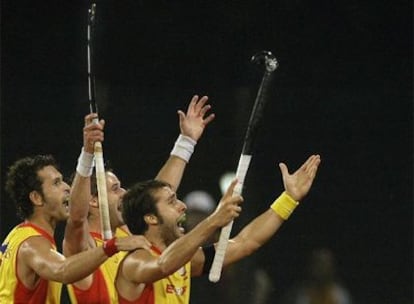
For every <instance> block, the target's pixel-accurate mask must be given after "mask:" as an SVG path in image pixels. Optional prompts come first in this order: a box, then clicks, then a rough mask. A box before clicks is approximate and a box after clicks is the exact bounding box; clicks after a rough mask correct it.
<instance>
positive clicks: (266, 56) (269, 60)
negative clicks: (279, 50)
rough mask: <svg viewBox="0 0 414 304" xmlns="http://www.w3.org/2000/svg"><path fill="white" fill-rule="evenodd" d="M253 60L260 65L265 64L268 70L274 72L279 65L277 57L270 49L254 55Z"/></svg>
mask: <svg viewBox="0 0 414 304" xmlns="http://www.w3.org/2000/svg"><path fill="white" fill-rule="evenodd" d="M251 62H253V63H254V64H258V65H263V64H264V65H265V68H266V71H268V72H273V71H274V70H276V69H277V67H278V66H279V64H278V62H277V60H276V57H275V56H273V54H272V52H270V51H261V52H259V53H256V54H255V55H253V56H252V59H251Z"/></svg>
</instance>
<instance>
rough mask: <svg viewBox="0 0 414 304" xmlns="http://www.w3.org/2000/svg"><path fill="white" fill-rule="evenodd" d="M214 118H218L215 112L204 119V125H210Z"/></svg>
mask: <svg viewBox="0 0 414 304" xmlns="http://www.w3.org/2000/svg"><path fill="white" fill-rule="evenodd" d="M214 118H216V115H215V114H214V113H213V114H210V115H209V116H207V118H205V119H204V125H208V124H209V123H210V122H211V121H212V120H213V119H214Z"/></svg>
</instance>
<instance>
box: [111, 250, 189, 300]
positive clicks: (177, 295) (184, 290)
mask: <svg viewBox="0 0 414 304" xmlns="http://www.w3.org/2000/svg"><path fill="white" fill-rule="evenodd" d="M151 249H152V251H151V252H152V254H153V255H154V256H159V255H161V251H160V250H159V249H158V248H156V247H155V246H153V247H152V248H151ZM190 282H191V262H188V263H187V264H185V265H184V266H183V267H181V268H180V269H179V270H177V271H176V272H174V273H173V274H171V275H169V276H168V277H166V278H164V279H161V280H159V281H156V282H154V283H150V284H147V285H146V286H145V288H144V290H143V291H142V294H141V296H140V297H139V298H138V299H136V300H134V301H129V300H126V299H124V298H122V296H121V295H119V294H118V299H119V304H159V303H162V304H188V303H190Z"/></svg>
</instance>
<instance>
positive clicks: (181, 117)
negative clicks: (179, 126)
mask: <svg viewBox="0 0 414 304" xmlns="http://www.w3.org/2000/svg"><path fill="white" fill-rule="evenodd" d="M177 114H178V118H179V119H180V122H182V121H183V120H184V119H185V114H184V112H183V111H181V110H178V111H177Z"/></svg>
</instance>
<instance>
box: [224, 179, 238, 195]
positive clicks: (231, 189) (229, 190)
mask: <svg viewBox="0 0 414 304" xmlns="http://www.w3.org/2000/svg"><path fill="white" fill-rule="evenodd" d="M237 182H238V181H237V179H233V180H232V182H231V184H230V185H229V187H228V188H227V191H226V193H225V194H224V195H223V199H225V198H228V197H231V196H232V195H233V192H234V188H236V185H237Z"/></svg>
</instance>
